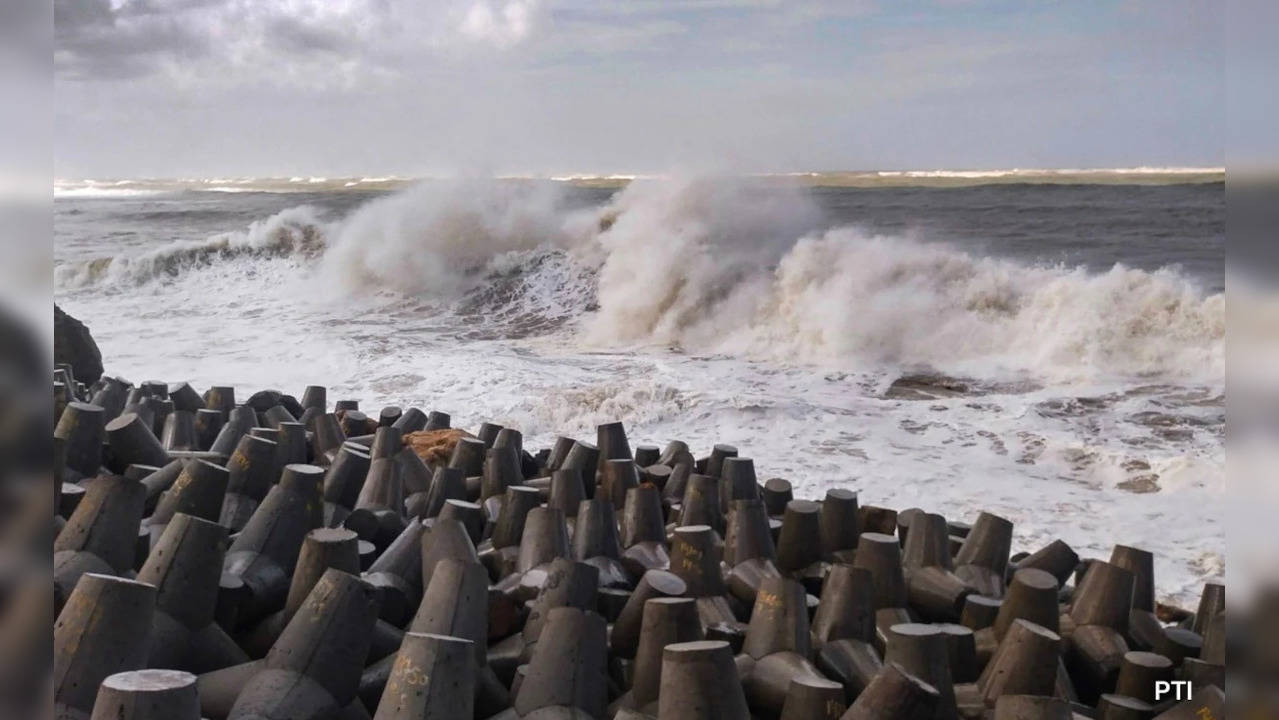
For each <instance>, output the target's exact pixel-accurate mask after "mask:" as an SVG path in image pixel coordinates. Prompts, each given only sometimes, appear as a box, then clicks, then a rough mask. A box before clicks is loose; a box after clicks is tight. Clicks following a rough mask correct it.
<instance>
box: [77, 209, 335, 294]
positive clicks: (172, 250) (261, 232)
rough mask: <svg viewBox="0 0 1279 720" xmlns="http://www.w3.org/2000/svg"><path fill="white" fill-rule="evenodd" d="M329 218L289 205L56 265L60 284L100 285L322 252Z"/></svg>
mask: <svg viewBox="0 0 1279 720" xmlns="http://www.w3.org/2000/svg"><path fill="white" fill-rule="evenodd" d="M328 228H329V224H328V223H327V222H325V221H324V220H322V219H321V218H320V214H319V212H318V211H317V210H315V209H314V208H311V207H309V206H305V205H303V206H298V207H294V208H289V209H287V210H283V211H281V212H278V213H276V214H275V215H272V216H271V217H269V218H266V219H264V220H258V221H256V222H254V223H251V224H250V225H249V227H248V228H246V229H245V230H243V231H240V232H229V233H221V234H218V235H214V236H212V237H209V238H208V239H206V240H202V241H175V242H172V243H169V244H168V245H164V246H162V247H159V248H156V249H154V250H149V251H147V252H144V253H140V254H138V255H122V256H113V257H102V258H94V259H92V260H87V261H82V262H74V263H67V264H64V265H60V266H58V267H57V268H55V270H54V280H55V282H56V283H57V286H58V287H59V288H84V287H90V286H95V285H117V286H118V285H142V284H145V283H149V282H152V281H155V280H164V279H173V278H176V277H178V276H180V275H183V274H184V273H186V272H188V271H191V270H195V269H198V268H202V267H208V266H210V265H214V264H216V263H220V262H224V261H228V260H234V259H237V258H242V257H259V258H271V257H292V258H301V259H304V260H307V259H314V258H318V257H320V256H321V255H322V254H323V253H324V249H325V236H326V234H327V232H328Z"/></svg>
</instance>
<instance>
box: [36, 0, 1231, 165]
mask: <svg viewBox="0 0 1279 720" xmlns="http://www.w3.org/2000/svg"><path fill="white" fill-rule="evenodd" d="M54 12H55V22H56V26H55V28H56V29H55V42H56V51H55V56H54V57H55V73H56V92H57V106H56V116H55V122H54V128H53V130H54V141H55V172H56V174H57V175H58V176H59V177H140V176H151V177H210V176H220V175H242V176H248V175H259V176H266V175H275V176H289V175H298V174H306V175H384V174H399V175H438V174H449V173H495V174H574V173H580V174H608V173H651V172H662V171H671V170H687V171H696V170H740V171H751V172H769V171H771V172H786V171H800V170H839V169H904V168H916V169H918V168H1001V167H1131V166H1142V165H1145V166H1152V165H1156V166H1220V165H1223V164H1224V155H1225V150H1224V139H1223V132H1224V127H1225V123H1224V121H1223V119H1222V107H1223V105H1224V102H1225V100H1224V90H1223V85H1224V83H1223V80H1222V77H1223V45H1224V21H1223V13H1222V11H1221V8H1220V6H1219V4H1218V3H1216V2H1213V1H1212V0H1109V1H1101V0H1070V1H1065V0H1021V1H1011V0H1008V1H1000V0H843V1H839V0H830V1H823V0H670V1H663V0H55V5H54Z"/></svg>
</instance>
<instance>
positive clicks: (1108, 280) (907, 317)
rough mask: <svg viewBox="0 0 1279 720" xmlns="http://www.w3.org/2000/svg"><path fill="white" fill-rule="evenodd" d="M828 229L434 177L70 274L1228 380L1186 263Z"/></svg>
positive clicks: (656, 200) (779, 198)
mask: <svg viewBox="0 0 1279 720" xmlns="http://www.w3.org/2000/svg"><path fill="white" fill-rule="evenodd" d="M824 224H825V223H824V222H823V219H822V217H821V213H820V212H819V210H818V209H817V207H816V206H815V204H814V203H813V201H812V199H811V196H810V195H809V194H807V193H806V191H804V190H803V189H802V188H801V187H800V186H798V185H797V184H787V183H779V182H777V181H775V180H773V181H770V182H767V183H764V182H758V181H750V180H744V179H726V178H691V179H671V180H638V181H635V182H633V183H631V184H630V185H628V186H627V187H626V188H624V189H623V190H621V191H619V192H617V193H616V194H615V195H614V196H613V197H612V198H611V199H610V200H609V201H608V202H606V203H605V204H603V205H602V206H597V207H588V208H581V207H575V206H573V205H572V204H571V203H570V202H568V201H567V200H566V197H565V193H564V192H563V187H562V186H561V185H560V184H557V183H553V182H535V181H483V180H467V181H457V182H429V183H421V184H418V185H416V186H413V187H411V188H408V189H406V190H403V191H400V192H397V193H393V194H390V195H386V196H382V197H379V198H377V199H374V200H372V201H370V202H367V203H365V204H364V205H362V206H360V207H359V208H358V209H356V210H355V211H353V212H351V213H350V214H348V215H347V216H346V217H344V218H338V219H330V218H328V217H326V216H325V215H324V214H323V213H321V212H319V211H317V210H315V209H314V208H310V207H305V206H303V207H296V208H291V209H288V210H284V211H282V212H280V213H277V214H276V215H273V216H271V217H269V218H267V219H265V220H262V221H259V222H256V223H253V224H251V225H250V226H249V227H248V228H247V229H245V230H244V231H240V232H231V233H223V234H219V235H214V236H212V237H210V238H209V239H208V240H207V241H204V242H175V243H171V244H168V245H165V246H162V247H160V248H157V249H155V250H150V251H147V252H145V253H141V254H138V255H133V256H117V257H109V258H98V259H92V260H87V261H77V262H73V263H67V264H64V265H61V266H59V267H58V269H57V281H58V285H59V287H60V288H62V289H73V288H84V287H89V286H93V285H97V284H104V285H116V284H124V285H136V284H140V283H146V282H151V281H156V280H162V281H169V280H173V279H174V278H178V277H180V276H182V275H183V274H184V273H187V272H190V271H192V270H198V269H200V268H206V267H210V266H212V265H215V264H218V263H222V262H225V261H230V260H237V261H238V260H243V261H247V262H259V261H262V260H265V259H270V258H281V257H283V258H288V259H290V260H292V261H296V262H300V263H303V264H304V266H306V267H310V268H312V269H314V271H315V273H314V275H315V277H314V278H313V279H312V281H313V282H315V283H318V284H319V285H320V286H321V288H322V290H323V291H322V292H317V293H315V296H316V297H317V298H330V299H332V298H340V297H341V296H346V297H348V298H350V299H353V300H361V299H368V298H370V297H372V296H374V295H381V296H383V298H382V302H390V303H397V302H398V303H401V304H408V305H411V306H414V307H429V308H431V312H432V314H433V317H435V318H436V319H437V320H438V321H440V322H441V323H443V324H445V325H447V324H448V323H449V322H450V320H449V319H450V318H452V322H454V323H456V324H458V325H459V326H463V327H464V328H465V330H466V337H471V338H500V337H508V338H509V337H529V336H534V335H544V334H547V333H553V332H568V333H570V334H571V335H570V337H569V338H565V339H560V340H559V341H558V342H561V343H563V342H568V343H571V344H573V345H577V346H581V347H583V348H587V349H610V348H627V347H637V346H645V345H661V346H671V347H678V348H682V349H684V350H685V351H689V352H695V353H720V354H728V355H737V356H742V357H746V358H753V359H767V360H782V361H786V362H793V361H799V362H803V363H812V364H817V365H824V366H833V367H839V368H845V369H868V368H874V367H884V366H891V367H926V368H932V369H936V370H940V371H943V372H951V373H964V374H969V375H974V376H979V377H992V376H1000V375H1004V374H1006V373H1025V374H1029V375H1031V376H1035V377H1045V378H1050V379H1054V380H1062V381H1067V380H1070V381H1079V380H1094V379H1098V378H1103V377H1114V376H1122V377H1130V376H1139V377H1144V378H1157V377H1165V376H1166V377H1170V378H1177V379H1189V380H1194V381H1203V382H1210V383H1212V382H1215V381H1216V380H1217V379H1219V378H1220V376H1221V373H1222V372H1223V362H1224V361H1223V357H1224V299H1223V298H1222V296H1221V295H1220V294H1212V295H1209V294H1205V293H1204V292H1203V291H1202V290H1201V289H1200V288H1199V287H1198V286H1197V284H1196V283H1195V282H1194V281H1193V280H1191V279H1190V278H1188V277H1187V276H1186V275H1184V274H1183V273H1181V272H1179V271H1178V270H1176V269H1175V268H1163V269H1159V270H1155V271H1147V270H1139V269H1134V268H1128V267H1124V266H1122V265H1115V266H1114V267H1112V268H1111V269H1109V270H1107V271H1105V272H1100V273H1096V272H1088V271H1086V270H1085V269H1083V268H1081V267H1069V266H1065V265H1028V264H1025V263H1022V262H1018V261H1014V260H1009V259H1001V258H994V257H980V256H974V255H972V254H969V253H966V252H963V251H961V250H958V249H955V248H952V247H949V246H947V245H944V244H940V243H933V242H921V241H917V240H913V239H907V238H905V237H901V236H884V235H875V234H871V233H868V232H866V231H864V230H861V229H859V228H857V227H847V226H845V227H835V228H829V229H824V230H823V229H821V228H822V227H823V225H824ZM317 258H318V262H317ZM388 293H389V295H388ZM397 298H398V299H397Z"/></svg>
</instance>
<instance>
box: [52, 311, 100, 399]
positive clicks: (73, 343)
mask: <svg viewBox="0 0 1279 720" xmlns="http://www.w3.org/2000/svg"><path fill="white" fill-rule="evenodd" d="M53 362H54V364H57V363H68V364H70V365H71V369H72V372H73V373H74V374H75V379H76V380H78V381H80V382H82V383H84V384H85V385H92V384H93V383H95V382H97V381H98V378H100V377H102V353H101V352H100V351H99V350H98V344H97V343H95V342H94V341H93V335H91V334H90V333H89V328H87V327H85V325H84V323H82V322H80V321H79V320H76V319H75V318H73V317H71V316H70V315H68V314H66V313H65V312H63V311H62V308H60V307H58V306H57V305H54V306H53Z"/></svg>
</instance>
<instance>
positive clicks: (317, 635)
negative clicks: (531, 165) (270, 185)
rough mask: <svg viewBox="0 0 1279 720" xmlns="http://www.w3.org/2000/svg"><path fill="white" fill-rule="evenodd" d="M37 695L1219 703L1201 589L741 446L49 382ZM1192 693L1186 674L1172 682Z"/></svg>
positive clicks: (129, 705) (603, 428)
mask: <svg viewBox="0 0 1279 720" xmlns="http://www.w3.org/2000/svg"><path fill="white" fill-rule="evenodd" d="M54 398H55V411H56V412H57V415H56V417H57V418H58V421H57V426H56V428H55V431H54V437H55V473H54V475H55V485H54V489H55V493H56V505H55V507H56V517H55V518H54V522H55V526H56V528H57V536H56V540H55V542H54V597H55V611H56V612H57V620H56V621H55V624H54V671H55V672H54V698H55V705H56V709H57V713H58V716H59V717H68V718H72V717H82V718H90V717H92V718H102V719H105V718H108V717H110V718H126V719H132V720H141V719H143V718H174V719H176V720H188V719H189V720H195V719H196V718H201V717H203V718H212V719H215V720H220V719H222V718H232V719H237V720H240V719H244V720H247V719H248V718H272V719H276V718H278V719H281V720H282V719H284V718H312V719H314V720H321V719H327V718H334V719H338V718H341V719H347V718H366V717H373V718H377V719H378V720H407V719H408V718H471V717H474V718H490V717H495V718H504V719H506V718H543V719H545V718H627V719H630V720H635V719H637V718H646V717H647V718H658V719H659V720H684V719H686V718H687V719H692V718H748V717H757V718H784V719H785V720H801V719H804V718H814V719H816V718H832V719H834V718H845V719H861V718H882V719H885V720H897V719H900V720H916V719H918V720H925V719H928V720H932V719H938V720H942V719H946V718H984V717H993V718H997V719H998V720H1014V719H1022V718H1027V719H1038V718H1044V719H1048V718H1052V719H1058V718H1060V719H1062V720H1064V719H1066V718H1070V717H1072V716H1082V717H1091V718H1100V719H1103V720H1109V719H1111V718H1143V719H1144V718H1153V717H1162V718H1181V717H1187V718H1190V717H1202V711H1203V709H1204V708H1207V712H1209V713H1210V714H1212V715H1213V716H1214V717H1224V709H1223V705H1224V695H1223V692H1222V689H1223V688H1224V686H1225V681H1224V675H1225V668H1224V665H1225V614H1224V613H1225V601H1224V587H1223V586H1222V585H1219V584H1208V585H1206V586H1205V587H1204V590H1203V594H1202V598H1201V601H1200V603H1199V606H1198V607H1197V608H1195V609H1193V610H1182V609H1178V608H1170V607H1165V606H1161V605H1157V603H1156V601H1155V597H1156V593H1155V582H1156V578H1155V577H1154V570H1153V557H1152V555H1151V553H1149V552H1147V551H1145V550H1143V549H1141V548H1136V547H1129V546H1124V545H1116V546H1115V547H1114V548H1113V551H1112V552H1111V554H1110V555H1109V557H1105V558H1081V557H1079V556H1078V555H1077V554H1076V553H1075V551H1074V550H1073V549H1071V548H1070V547H1069V545H1067V544H1066V543H1064V542H1062V541H1060V540H1059V541H1055V542H1052V543H1049V544H1047V545H1046V546H1044V547H1038V548H1014V547H1013V526H1012V523H1010V522H1009V521H1008V520H1006V519H1004V518H1002V517H999V516H998V515H995V514H991V513H981V514H980V515H978V516H976V517H973V518H947V517H946V516H945V515H944V512H945V510H946V509H945V508H891V507H888V506H887V505H886V504H874V503H875V502H877V501H873V499H870V498H862V497H859V495H858V494H857V492H856V487H847V488H836V489H831V490H829V491H827V492H826V494H825V496H824V497H820V498H797V497H794V493H793V491H792V488H791V485H790V483H789V482H788V481H787V480H786V479H783V478H767V477H766V476H764V477H761V476H760V475H757V471H756V467H755V464H754V462H753V461H752V460H751V459H750V457H749V448H744V447H743V448H738V447H732V446H729V445H722V444H721V445H715V446H714V447H711V448H692V447H689V446H688V445H687V444H686V443H683V442H681V441H679V440H670V441H667V439H663V440H664V441H665V444H664V445H652V444H644V443H640V442H635V441H634V439H633V438H630V437H628V435H627V432H626V428H625V425H624V424H623V422H613V423H607V424H603V425H600V426H599V427H598V429H597V433H596V436H595V437H593V438H569V437H560V438H557V439H556V441H555V442H554V444H553V445H552V446H551V447H548V448H533V447H525V446H524V438H523V436H522V435H521V433H520V432H519V430H518V429H517V428H510V427H500V426H498V425H496V424H493V423H484V424H482V425H480V426H479V427H476V428H469V429H462V428H454V427H452V418H451V417H450V416H449V415H448V414H447V413H445V412H441V411H438V410H424V409H419V408H407V409H401V408H398V407H385V408H376V409H375V408H361V407H360V404H359V402H358V401H357V400H354V399H335V400H334V401H330V399H329V398H328V393H327V391H326V389H325V388H324V387H321V386H309V387H306V388H305V389H304V390H303V392H302V393H301V394H300V395H299V396H296V397H295V396H292V395H290V394H287V393H285V392H281V391H277V390H257V391H255V392H251V393H246V392H245V390H244V389H237V388H232V387H229V386H220V387H211V388H207V389H205V390H204V391H203V392H201V391H199V390H197V389H196V388H193V387H192V386H191V385H189V384H187V383H181V382H179V383H174V384H170V383H164V382H156V381H150V382H142V383H139V384H136V385H134V384H131V383H128V382H125V381H123V380H120V379H118V378H113V377H109V376H103V377H102V378H100V379H98V380H97V381H96V382H94V383H93V384H91V385H86V384H84V383H81V382H79V381H77V379H76V378H75V376H74V370H73V369H72V368H71V367H70V366H65V365H64V366H59V367H58V368H57V369H56V370H55V376H54ZM1187 698H1189V699H1187Z"/></svg>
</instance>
